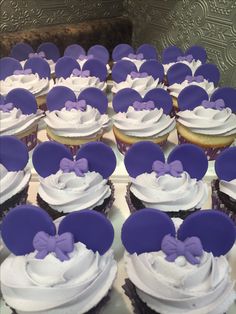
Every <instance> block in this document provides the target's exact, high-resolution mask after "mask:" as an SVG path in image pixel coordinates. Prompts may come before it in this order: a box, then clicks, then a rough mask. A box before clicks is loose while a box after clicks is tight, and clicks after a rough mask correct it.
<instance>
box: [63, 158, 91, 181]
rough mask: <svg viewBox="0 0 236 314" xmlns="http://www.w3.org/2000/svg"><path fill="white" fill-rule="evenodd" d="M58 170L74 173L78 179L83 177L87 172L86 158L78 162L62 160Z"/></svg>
mask: <svg viewBox="0 0 236 314" xmlns="http://www.w3.org/2000/svg"><path fill="white" fill-rule="evenodd" d="M60 169H61V170H62V171H63V172H65V173H69V172H75V174H76V175H77V176H78V177H84V174H85V173H86V172H88V160H87V159H86V158H81V159H78V160H70V159H68V158H63V159H62V160H61V162H60Z"/></svg>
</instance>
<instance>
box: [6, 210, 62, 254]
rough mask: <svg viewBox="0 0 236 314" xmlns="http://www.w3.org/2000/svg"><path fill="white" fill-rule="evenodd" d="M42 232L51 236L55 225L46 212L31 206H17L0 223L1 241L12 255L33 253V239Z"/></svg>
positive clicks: (54, 231) (53, 233)
mask: <svg viewBox="0 0 236 314" xmlns="http://www.w3.org/2000/svg"><path fill="white" fill-rule="evenodd" d="M40 231H44V232H46V233H47V234H49V235H51V236H53V235H55V233H56V228H55V225H54V223H53V221H52V219H51V218H50V216H49V215H48V213H47V212H46V211H44V210H43V209H41V208H39V207H36V206H32V205H21V206H17V207H15V208H13V209H11V211H10V212H9V213H8V214H7V215H6V217H5V218H4V219H3V222H2V230H1V235H2V239H3V241H4V243H5V245H6V246H7V248H8V249H9V251H11V252H12V253H13V254H15V255H25V254H29V253H31V252H33V251H34V247H33V238H34V236H35V235H36V233H38V232H40Z"/></svg>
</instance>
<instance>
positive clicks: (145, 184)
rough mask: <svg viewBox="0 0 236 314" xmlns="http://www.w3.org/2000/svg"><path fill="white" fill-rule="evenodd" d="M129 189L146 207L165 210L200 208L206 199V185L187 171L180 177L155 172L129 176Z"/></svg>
mask: <svg viewBox="0 0 236 314" xmlns="http://www.w3.org/2000/svg"><path fill="white" fill-rule="evenodd" d="M131 182H132V183H131V187H130V191H131V192H132V193H133V194H134V195H135V196H136V197H137V198H138V199H139V200H141V201H142V202H143V204H144V205H145V206H146V207H148V208H156V209H160V210H162V211H165V212H170V211H176V212H177V211H179V210H191V209H195V208H202V206H203V205H204V203H205V202H206V201H207V199H208V186H207V184H206V183H204V182H203V181H201V180H199V181H197V180H196V179H192V178H191V177H190V176H189V174H188V173H187V172H185V171H184V172H183V173H182V174H181V176H180V177H173V176H171V175H169V174H165V175H163V176H160V177H157V176H156V173H155V172H151V173H150V174H148V173H143V174H140V175H139V176H137V177H136V178H131Z"/></svg>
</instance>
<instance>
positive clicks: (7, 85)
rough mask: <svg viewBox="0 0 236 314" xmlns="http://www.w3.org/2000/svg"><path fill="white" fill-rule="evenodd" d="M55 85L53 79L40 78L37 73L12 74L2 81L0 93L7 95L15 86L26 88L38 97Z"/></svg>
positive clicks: (0, 82)
mask: <svg viewBox="0 0 236 314" xmlns="http://www.w3.org/2000/svg"><path fill="white" fill-rule="evenodd" d="M53 85H54V82H53V80H52V79H51V80H49V79H48V78H40V77H39V75H38V74H37V73H35V74H26V75H23V74H19V75H11V76H8V77H7V78H5V80H1V81H0V94H2V95H3V96H6V95H7V94H8V93H9V92H10V91H11V90H12V89H14V88H24V89H27V90H28V91H30V92H31V93H32V94H34V95H35V97H38V96H42V95H46V94H47V93H48V92H49V90H50V89H51V88H52V87H53Z"/></svg>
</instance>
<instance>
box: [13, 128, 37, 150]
mask: <svg viewBox="0 0 236 314" xmlns="http://www.w3.org/2000/svg"><path fill="white" fill-rule="evenodd" d="M37 133H38V125H36V126H34V127H33V128H31V129H30V130H29V131H28V132H27V134H26V133H22V134H18V135H16V137H17V138H18V139H19V140H21V141H22V142H23V143H24V144H25V145H26V146H27V148H28V151H30V150H32V149H33V148H34V147H35V146H36V145H37V142H38V139H37Z"/></svg>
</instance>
